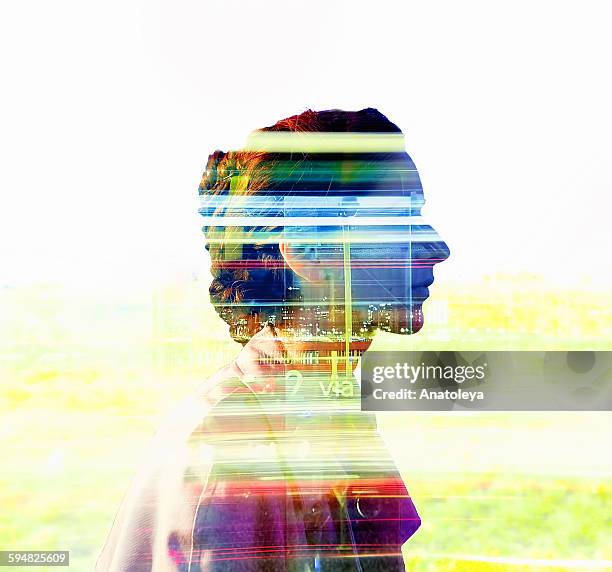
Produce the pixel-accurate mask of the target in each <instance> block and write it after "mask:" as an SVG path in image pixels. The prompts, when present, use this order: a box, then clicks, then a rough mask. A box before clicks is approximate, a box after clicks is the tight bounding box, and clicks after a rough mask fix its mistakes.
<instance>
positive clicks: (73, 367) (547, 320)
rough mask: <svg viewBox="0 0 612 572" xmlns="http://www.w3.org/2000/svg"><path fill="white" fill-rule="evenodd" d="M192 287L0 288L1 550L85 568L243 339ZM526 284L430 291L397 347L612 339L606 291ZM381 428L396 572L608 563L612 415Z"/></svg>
mask: <svg viewBox="0 0 612 572" xmlns="http://www.w3.org/2000/svg"><path fill="white" fill-rule="evenodd" d="M521 280H522V282H520V283H521V284H523V285H524V283H525V280H527V279H524V278H523V279H521ZM538 288H539V289H538ZM205 289H206V286H205V285H204V284H200V283H194V282H191V281H188V280H187V281H180V282H178V283H177V284H174V285H172V286H171V287H168V288H164V289H163V290H160V289H156V290H150V291H146V292H132V293H121V292H119V293H114V294H112V293H105V295H104V296H100V294H99V293H96V292H94V293H91V294H90V295H88V296H85V295H84V294H82V293H75V292H67V291H65V290H63V289H62V288H59V287H52V286H48V287H42V286H39V287H32V288H29V289H28V288H13V289H4V290H0V310H1V311H2V323H1V324H0V342H1V345H0V415H1V422H0V447H1V450H2V464H1V470H0V503H1V504H2V507H3V510H2V511H0V549H38V550H42V549H46V550H51V549H58V550H70V552H71V568H70V569H71V570H77V571H84V572H87V571H90V570H92V569H93V563H94V561H95V558H96V554H97V551H98V550H99V549H100V547H101V545H102V543H103V541H104V539H105V536H106V533H107V531H108V528H109V526H110V524H111V522H112V519H113V516H114V514H115V511H116V510H117V507H118V505H119V502H120V501H121V498H122V496H123V494H124V492H125V490H126V488H127V485H128V483H129V481H130V478H131V475H132V474H133V472H134V470H135V468H136V467H137V465H138V462H139V459H140V458H141V455H142V452H143V448H144V446H145V445H146V444H147V443H148V442H149V439H150V437H151V435H152V433H153V431H154V429H155V426H156V420H157V416H158V415H160V414H161V413H162V412H163V411H164V410H165V409H166V408H167V407H168V406H170V405H171V404H172V402H174V401H178V400H179V399H180V398H181V397H183V396H184V395H185V394H187V393H188V392H189V391H190V390H191V389H192V388H194V387H195V386H196V385H197V384H198V383H199V382H200V381H201V380H202V379H204V378H205V377H206V376H207V375H208V374H209V373H211V372H213V371H215V370H216V369H217V368H218V367H220V366H221V365H223V364H224V363H226V362H227V361H228V360H229V359H230V357H231V356H232V355H235V354H236V353H237V351H238V349H239V348H238V346H236V345H235V344H233V343H232V342H230V341H228V340H227V333H226V327H225V326H224V325H223V324H222V323H221V322H220V320H219V319H218V318H217V316H216V315H215V313H214V312H213V311H212V309H211V308H210V306H209V305H208V302H207V299H206V292H205ZM528 290H529V292H528V293H525V294H524V295H523V296H522V297H521V295H520V289H519V291H518V293H517V292H516V291H515V290H513V289H512V288H511V287H510V286H508V284H507V283H506V282H503V281H500V283H498V284H496V285H495V287H492V288H488V289H487V290H486V291H485V290H481V293H480V294H478V293H475V292H473V291H470V292H471V294H469V295H468V294H467V292H468V291H469V289H468V288H467V287H463V288H459V287H458V288H456V289H454V290H452V289H449V290H440V291H436V295H435V296H434V300H432V304H431V306H430V308H429V315H428V308H427V307H426V308H425V314H426V320H428V319H429V321H427V322H426V324H427V326H426V329H425V330H424V331H423V332H422V333H421V334H418V335H417V336H414V337H413V338H406V339H405V342H404V341H403V342H402V343H403V344H405V345H406V348H408V347H410V348H415V347H416V348H423V349H426V348H427V349H442V348H450V347H452V348H453V349H470V348H478V349H519V348H522V349H583V348H589V349H591V348H592V349H595V348H599V349H612V320H611V317H610V307H611V306H612V305H611V304H610V301H611V300H610V294H609V293H607V292H597V291H593V292H590V293H589V296H588V300H587V298H585V295H584V292H581V291H575V292H569V293H564V294H563V295H562V294H555V296H557V298H558V299H557V301H555V299H553V298H554V297H553V298H551V296H550V293H549V295H548V298H547V294H546V288H545V287H544V286H543V285H541V284H540V286H539V287H536V286H534V285H533V284H532V285H530V287H529V288H528ZM436 299H439V300H444V303H440V302H436ZM547 299H548V300H549V303H548V305H546V302H545V301H546V300H547ZM587 301H588V304H587V303H586V302H587ZM436 304H437V305H436ZM523 314H524V315H523ZM422 334H423V335H422ZM379 423H380V427H381V431H382V433H383V436H384V438H385V440H386V441H387V444H388V446H389V448H390V450H391V452H392V454H393V456H394V458H395V459H396V462H397V464H398V467H399V468H400V470H401V472H402V475H403V477H404V479H405V481H406V483H407V486H408V488H409V490H410V492H411V494H412V496H413V497H414V500H415V504H416V506H417V508H418V510H419V512H420V514H421V516H422V519H423V525H422V527H421V529H420V530H419V532H418V533H417V534H416V535H415V536H414V537H413V538H412V539H411V540H410V542H409V543H408V544H407V545H406V547H405V557H406V562H407V568H408V570H414V571H419V572H423V571H437V570H442V571H446V570H448V571H456V572H464V571H470V572H472V571H474V572H484V571H487V572H488V571H495V572H500V571H505V570H508V571H513V572H517V571H524V570H538V571H544V570H567V571H570V570H606V569H608V570H612V565H611V564H610V563H611V562H612V519H611V514H612V510H611V507H612V502H611V501H612V455H611V454H610V453H611V446H610V443H611V442H612V414H611V413H561V412H556V413H444V414H443V413H427V414H426V413H411V414H408V413H406V414H391V413H390V414H384V415H382V414H381V415H380V416H379ZM8 569H9V568H7V570H8ZM21 569H23V568H21Z"/></svg>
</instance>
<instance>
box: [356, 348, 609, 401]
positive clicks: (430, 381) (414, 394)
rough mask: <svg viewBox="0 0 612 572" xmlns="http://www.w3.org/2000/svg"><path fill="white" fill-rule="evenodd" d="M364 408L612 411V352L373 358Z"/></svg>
mask: <svg viewBox="0 0 612 572" xmlns="http://www.w3.org/2000/svg"><path fill="white" fill-rule="evenodd" d="M361 408H362V410H364V411H409V410H425V411H428V410H429V411H432V410H435V411H449V410H470V409H480V410H490V411H504V410H505V411H510V410H517V411H534V410H539V411H542V410H543V411H547V410H548V411H559V410H582V411H585V410H612V352H605V351H597V352H595V351H580V352H366V353H365V354H364V356H363V359H362V364H361Z"/></svg>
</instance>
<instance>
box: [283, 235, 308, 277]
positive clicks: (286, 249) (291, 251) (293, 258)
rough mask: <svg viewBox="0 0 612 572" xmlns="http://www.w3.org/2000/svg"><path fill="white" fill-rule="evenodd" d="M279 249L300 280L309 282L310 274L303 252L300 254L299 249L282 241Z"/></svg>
mask: <svg viewBox="0 0 612 572" xmlns="http://www.w3.org/2000/svg"><path fill="white" fill-rule="evenodd" d="M278 248H279V250H280V251H281V254H282V255H283V258H284V259H285V264H286V265H287V266H289V268H291V270H293V272H295V273H296V274H297V275H298V276H299V277H300V278H303V279H304V280H308V273H307V269H306V268H305V263H304V253H303V252H302V253H301V254H300V252H299V249H298V248H296V247H295V246H294V245H291V244H290V243H288V242H284V241H282V240H281V241H280V242H279V243H278Z"/></svg>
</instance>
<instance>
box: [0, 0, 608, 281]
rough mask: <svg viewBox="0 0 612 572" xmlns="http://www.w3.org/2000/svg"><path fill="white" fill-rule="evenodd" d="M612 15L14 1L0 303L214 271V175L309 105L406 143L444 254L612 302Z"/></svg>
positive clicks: (586, 7)
mask: <svg viewBox="0 0 612 572" xmlns="http://www.w3.org/2000/svg"><path fill="white" fill-rule="evenodd" d="M611 15H612V4H610V2H608V1H606V0H601V1H599V2H597V1H590V0H581V1H571V2H569V1H563V0H557V1H545V0H539V1H533V0H530V1H522V0H512V1H506V0H497V1H495V2H492V1H490V0H486V1H474V0H471V1H469V0H468V1H462V2H456V1H451V0H444V1H443V0H440V1H427V2H425V1H419V2H416V1H407V0H399V1H397V2H391V1H384V0H379V1H377V2H359V1H356V0H352V1H346V2H343V1H339V0H325V1H315V0H308V1H298V0H291V1H287V0H280V1H276V0H274V1H271V0H267V1H254V0H244V1H231V0H223V1H215V2H212V1H208V2H207V1H194V0H172V1H170V0H158V1H151V0H149V1H147V2H140V1H130V0H120V1H116V0H106V1H105V2H93V1H88V0H78V1H66V0H55V1H54V2H49V1H48V0H40V1H33V0H19V1H17V0H13V1H11V0H6V1H4V2H2V3H1V4H0V54H1V55H0V58H1V69H0V73H1V76H0V77H1V81H2V89H1V90H0V114H1V117H0V153H1V157H2V163H3V166H2V168H1V171H0V193H1V208H0V260H1V265H0V285H2V284H15V283H23V282H28V281H41V280H42V281H49V280H53V281H60V282H65V283H66V284H69V283H70V284H74V283H78V284H83V285H89V286H91V287H93V288H95V287H96V286H97V285H100V284H103V283H104V284H116V285H123V284H130V283H141V282H142V281H143V280H146V281H150V280H152V279H153V280H157V279H160V280H164V279H166V278H167V277H168V276H171V275H173V274H174V273H176V272H185V271H187V272H192V271H197V272H200V271H202V269H204V268H205V266H206V259H205V257H204V255H203V253H202V251H203V239H202V238H201V235H200V233H199V227H200V222H199V220H198V217H197V215H196V213H195V209H196V196H197V192H196V189H197V185H198V183H199V178H200V174H201V171H202V169H203V167H204V165H205V164H206V159H207V156H208V154H209V153H210V152H212V151H213V150H214V149H216V148H221V149H226V148H228V147H236V146H239V145H241V144H242V143H243V142H244V139H245V137H246V135H247V134H248V133H249V132H250V131H251V130H252V129H254V128H257V127H262V126H265V125H269V124H271V123H274V122H275V121H276V120H277V119H280V118H282V117H286V116H288V115H292V114H295V113H298V112H300V111H303V110H304V109H306V108H309V107H310V108H312V109H324V108H332V107H339V108H344V109H359V108H362V107H368V106H372V107H377V108H378V109H380V110H381V111H382V112H383V113H385V114H386V115H387V116H388V117H389V118H390V119H391V120H392V121H394V122H395V123H397V124H398V125H399V126H400V127H401V128H402V129H403V131H404V132H405V134H406V141H407V147H408V149H407V150H408V152H409V153H410V154H411V155H412V157H413V159H414V160H415V163H416V165H417V167H418V169H419V171H420V174H421V178H422V181H423V185H424V189H425V196H426V198H427V200H428V203H427V207H426V209H425V211H424V214H425V215H426V216H427V219H428V221H429V222H430V223H431V224H432V225H433V226H434V227H435V228H436V229H437V230H438V231H439V232H440V234H441V235H442V236H443V238H444V239H445V240H446V241H447V243H448V244H449V246H450V248H451V251H452V257H451V258H450V259H449V260H448V261H447V262H445V263H444V264H443V265H442V266H441V267H439V268H438V269H437V271H436V276H437V278H438V279H447V280H449V281H450V280H452V281H466V282H467V281H472V280H474V279H477V278H478V276H480V275H481V274H485V273H493V272H497V271H509V272H521V271H527V272H533V273H538V274H542V275H544V276H546V277H547V278H550V279H552V280H555V281H559V282H560V283H562V282H564V281H566V280H569V279H575V278H585V277H587V278H588V277H590V278H591V279H592V280H593V282H595V283H600V284H606V283H608V284H611V285H612V264H611V261H612V256H611V255H610V253H609V247H610V242H611V240H610V238H611V236H612V231H611V230H610V228H611V225H610V212H609V210H610V205H612V199H611V192H612V174H611V171H610V151H611V146H612V145H611V141H612V135H611V134H612V112H611V104H610V102H611V101H612V89H611V88H612V76H611V74H610V70H609V67H610V61H609V59H610V54H611V53H612V35H611V34H610V33H609V23H610V21H611V18H610V16H611Z"/></svg>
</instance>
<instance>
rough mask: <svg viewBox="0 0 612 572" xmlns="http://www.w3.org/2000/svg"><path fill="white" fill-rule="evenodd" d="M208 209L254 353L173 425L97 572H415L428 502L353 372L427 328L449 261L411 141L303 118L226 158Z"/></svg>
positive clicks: (222, 301) (134, 489)
mask: <svg viewBox="0 0 612 572" xmlns="http://www.w3.org/2000/svg"><path fill="white" fill-rule="evenodd" d="M199 195H200V211H199V212H200V214H201V215H202V219H201V220H202V221H203V233H204V239H205V248H206V249H207V251H208V253H209V255H210V261H211V273H212V283H211V285H210V300H211V302H212V304H213V306H214V308H215V309H216V312H217V314H218V316H219V317H220V319H222V320H223V321H224V322H225V323H226V324H227V328H228V336H231V337H232V338H233V339H234V340H235V341H237V342H238V343H239V344H241V345H242V349H241V350H240V352H239V354H238V356H237V357H236V359H235V360H234V361H233V362H232V363H230V364H228V365H227V366H226V367H224V368H223V369H221V370H220V371H219V372H217V373H216V374H215V375H214V376H212V377H211V378H209V379H207V380H203V382H202V384H201V385H200V387H199V389H198V391H197V392H196V393H195V394H193V395H191V396H189V397H188V398H187V399H185V400H184V401H183V402H181V404H180V405H179V406H178V407H176V408H174V409H173V410H172V412H170V413H169V414H168V416H167V417H166V418H165V419H164V421H163V423H162V425H161V427H160V428H159V430H158V432H157V434H156V436H155V438H154V440H153V443H152V445H151V447H150V450H149V452H148V454H147V456H146V460H145V462H144V463H143V464H142V466H141V467H140V469H139V470H138V472H137V474H136V475H135V477H134V479H133V481H132V483H131V485H130V487H129V489H128V492H127V494H126V495H125V498H124V500H123V502H122V503H121V506H120V507H119V510H118V513H117V516H116V518H115V520H114V523H113V526H112V528H111V530H110V533H109V535H108V538H107V540H106V543H105V545H104V548H103V549H102V552H101V554H100V557H99V559H98V564H97V570H98V571H99V572H108V571H111V572H126V571H131V572H136V571H176V572H194V571H204V570H206V571H215V572H217V571H219V572H220V571H228V572H229V571H267V570H270V571H277V570H278V571H295V572H298V571H299V572H315V571H317V572H318V571H353V570H354V571H363V572H365V571H374V570H376V571H394V570H395V571H399V570H404V563H403V558H402V553H401V549H402V545H404V544H405V543H406V542H407V541H409V539H410V537H411V536H412V535H413V534H414V533H415V532H416V531H417V529H418V528H419V526H420V524H421V521H420V517H419V514H418V512H417V508H415V504H418V499H416V500H414V502H413V499H412V498H411V497H410V494H409V492H408V490H409V489H408V488H407V484H406V483H404V481H403V479H402V478H401V477H400V474H399V472H398V470H397V468H396V466H395V463H394V461H393V459H392V457H391V455H390V453H389V452H388V451H387V449H386V447H385V444H384V442H383V440H382V438H381V436H380V434H379V432H378V430H377V425H376V418H375V416H374V415H373V414H369V413H365V412H362V411H361V410H360V384H359V376H358V375H356V373H355V369H356V366H357V365H358V362H359V359H360V356H361V355H362V354H363V353H364V352H365V351H367V349H368V347H369V345H370V344H371V342H372V339H373V337H374V336H375V335H376V332H377V331H379V330H383V331H386V332H389V333H392V334H398V335H409V334H412V333H415V332H418V331H419V330H420V329H421V328H422V327H423V325H424V318H423V310H422V306H423V302H424V301H425V300H426V299H427V297H428V295H429V290H428V288H429V286H430V285H431V284H432V283H433V268H434V265H435V264H437V263H438V262H442V261H444V260H445V259H446V258H447V257H448V256H449V250H448V248H447V246H446V244H445V243H444V242H443V241H442V240H441V239H440V237H439V236H438V235H437V234H436V232H435V231H434V229H433V228H432V227H430V226H428V225H427V224H426V223H425V222H424V221H423V220H422V218H421V209H422V207H423V204H424V196H423V189H422V187H421V182H420V179H419V174H418V172H417V169H416V167H415V165H414V163H413V161H412V159H411V158H410V156H409V155H408V153H407V152H406V150H405V140H404V135H403V134H402V132H401V130H400V129H399V128H398V127H397V126H396V125H395V124H393V123H392V122H391V121H389V120H388V119H387V118H386V117H385V116H384V115H383V114H382V113H380V112H379V111H378V110H376V109H373V108H368V109H363V110H361V111H341V110H329V111H310V110H309V111H306V112H304V113H301V114H299V115H295V116H293V117H289V118H287V119H283V120H280V121H278V122H277V123H276V124H275V125H273V126H271V127H266V128H263V129H258V130H256V131H254V132H252V133H251V135H250V136H249V137H248V138H247V141H246V144H245V145H244V147H243V148H242V149H240V150H236V151H227V152H223V151H215V152H214V153H213V154H212V155H210V157H209V159H208V163H207V165H206V170H205V172H204V174H203V177H202V180H201V184H200V187H199ZM408 485H409V483H408ZM409 546H410V542H408V549H409Z"/></svg>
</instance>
